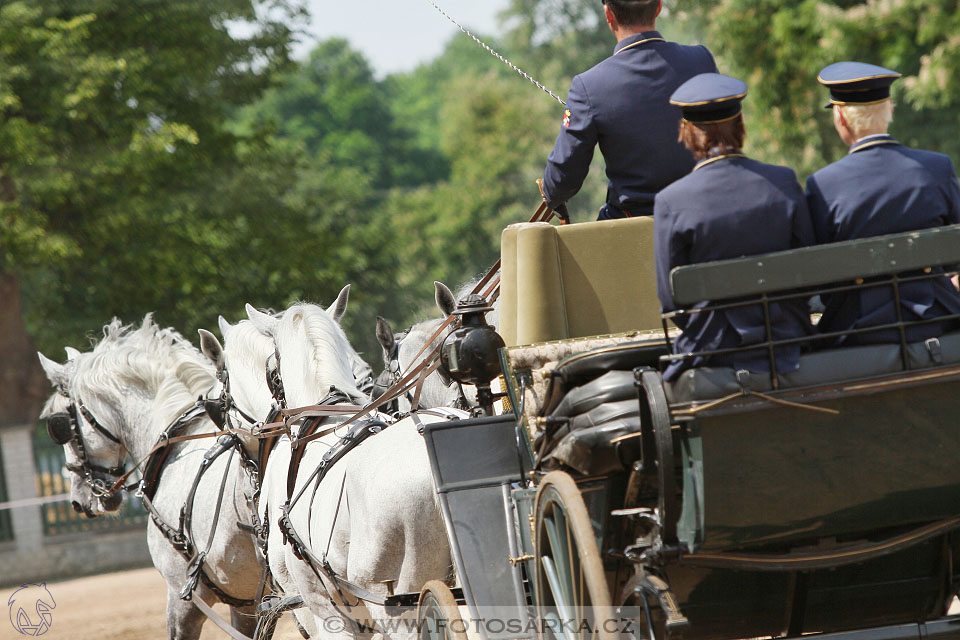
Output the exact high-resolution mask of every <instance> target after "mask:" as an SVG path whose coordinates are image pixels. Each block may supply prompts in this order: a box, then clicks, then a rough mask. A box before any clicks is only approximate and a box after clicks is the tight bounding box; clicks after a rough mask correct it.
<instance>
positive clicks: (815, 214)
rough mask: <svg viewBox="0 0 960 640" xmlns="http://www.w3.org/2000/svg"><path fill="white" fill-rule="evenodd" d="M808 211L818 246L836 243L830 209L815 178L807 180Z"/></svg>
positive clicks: (811, 177)
mask: <svg viewBox="0 0 960 640" xmlns="http://www.w3.org/2000/svg"><path fill="white" fill-rule="evenodd" d="M807 209H808V211H809V214H810V222H811V224H812V225H813V235H814V239H815V241H816V243H817V244H824V243H827V242H833V241H834V234H833V224H832V222H831V220H830V207H828V206H827V202H826V200H825V199H824V197H823V194H822V193H821V192H820V187H819V186H818V185H817V181H816V179H815V178H814V176H810V177H809V178H807Z"/></svg>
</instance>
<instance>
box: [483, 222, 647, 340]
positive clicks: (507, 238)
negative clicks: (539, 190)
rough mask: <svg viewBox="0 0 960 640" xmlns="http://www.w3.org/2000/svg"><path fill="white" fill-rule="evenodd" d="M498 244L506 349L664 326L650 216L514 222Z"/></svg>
mask: <svg viewBox="0 0 960 640" xmlns="http://www.w3.org/2000/svg"><path fill="white" fill-rule="evenodd" d="M500 246H501V249H500V252H501V258H502V263H501V278H500V316H499V322H500V324H499V326H498V330H499V332H500V334H501V335H502V336H503V339H504V342H505V343H506V344H507V345H508V346H515V345H526V344H534V343H541V342H548V341H553V340H566V339H568V338H576V337H582V336H598V335H604V334H612V333H622V332H627V331H634V330H638V329H658V328H660V327H661V326H662V324H661V321H660V303H659V301H658V299H657V284H656V267H655V264H654V260H653V218H649V217H647V218H627V219H623V220H604V221H601V222H585V223H580V224H571V225H564V226H554V225H551V224H548V223H543V222H540V223H524V224H515V225H510V226H509V227H507V228H506V229H505V230H504V232H503V235H502V238H501V245H500Z"/></svg>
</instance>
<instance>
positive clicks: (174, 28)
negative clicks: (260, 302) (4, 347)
mask: <svg viewBox="0 0 960 640" xmlns="http://www.w3.org/2000/svg"><path fill="white" fill-rule="evenodd" d="M267 5H269V10H262V9H266V8H267ZM302 16H303V13H302V9H301V8H300V7H299V5H298V4H297V3H296V2H295V1H294V0H289V1H287V0H270V2H269V3H266V4H265V3H261V2H259V1H254V0H211V1H209V2H204V3H197V2H192V1H188V0H179V1H171V2H148V1H145V0H144V1H135V2H118V1H114V0H47V1H45V2H42V3H33V2H5V3H3V4H2V5H0V69H2V70H3V71H2V73H0V185H2V187H0V190H2V191H0V274H2V278H3V279H4V282H6V283H14V284H17V283H19V282H22V283H23V286H22V287H19V286H11V287H4V291H5V292H11V291H12V292H14V294H12V295H19V294H17V293H16V292H18V291H22V296H23V303H24V304H23V312H24V314H25V325H26V328H27V330H28V332H29V334H30V335H32V336H34V337H35V339H36V340H37V343H38V344H39V346H40V347H41V348H43V349H45V350H50V351H51V352H55V351H57V350H59V345H62V344H64V343H67V344H77V343H79V342H82V340H83V335H84V334H85V333H86V332H87V331H90V330H92V329H93V328H95V327H99V326H101V325H102V324H104V323H105V322H106V321H108V320H109V319H110V317H111V316H112V315H118V316H120V317H123V318H125V319H127V320H135V319H136V318H137V317H138V316H141V315H142V314H143V313H145V312H147V311H153V310H156V311H157V312H158V317H159V319H160V321H161V322H165V323H168V324H175V325H176V326H178V327H179V328H181V329H189V328H192V327H191V325H188V324H186V322H187V321H188V320H191V319H195V318H196V317H199V314H198V312H197V309H200V308H204V305H205V301H204V300H202V299H199V298H195V297H194V298H191V299H190V302H187V301H186V300H187V297H188V296H190V295H191V294H192V292H193V291H194V290H195V289H197V288H198V284H199V281H200V279H201V278H207V276H208V275H209V273H210V272H212V271H216V272H217V275H218V276H219V277H220V281H221V282H224V281H226V280H227V279H228V278H229V263H228V262H222V263H220V262H218V260H219V258H220V257H221V256H222V255H223V253H224V252H223V251H221V252H220V254H219V255H218V254H217V253H216V252H213V253H211V254H209V255H204V251H205V250H206V249H208V248H209V247H217V246H218V243H221V244H223V243H224V240H223V238H221V237H218V236H217V234H216V233H215V231H216V230H217V228H218V227H220V226H229V224H230V222H229V220H225V219H224V216H223V215H220V214H219V212H218V211H217V210H216V208H215V207H213V206H210V205H211V202H213V200H212V199H208V198H206V197H204V196H208V195H209V194H210V193H211V191H213V190H214V189H212V188H211V186H210V185H211V183H212V182H214V180H213V179H214V178H218V177H219V178H224V179H229V178H228V177H229V176H233V177H236V176H237V172H238V171H239V172H241V173H242V166H241V164H242V160H243V158H241V157H240V156H239V155H238V153H239V149H238V145H237V143H236V142H237V141H236V139H235V137H234V136H233V135H232V134H231V133H230V132H228V131H227V130H226V128H225V126H224V123H225V121H226V118H227V117H228V115H229V114H230V113H231V112H232V111H233V110H234V109H235V107H236V105H238V104H241V103H243V102H244V101H246V100H248V99H250V98H251V97H252V96H255V95H257V94H258V93H259V92H260V91H261V90H263V89H264V88H265V87H266V86H268V84H269V81H270V78H271V76H272V75H273V74H274V73H275V72H276V71H277V70H279V69H282V68H283V67H284V66H285V65H287V64H288V55H287V54H288V47H289V45H290V43H291V39H292V36H293V31H292V27H291V26H290V25H296V24H297V21H298V20H299V19H300V17H302ZM233 23H246V24H247V26H248V27H249V33H250V34H251V35H249V36H245V37H241V36H238V35H236V34H235V33H232V32H231V31H230V29H228V25H229V24H233ZM184 43H189V46H185V45H184ZM230 195H231V197H238V196H241V194H239V193H236V192H232V193H231V194H230ZM243 195H245V194H243ZM198 196H199V197H198ZM219 204H221V205H222V203H219ZM235 239H236V235H235V234H234V236H233V237H232V240H235ZM228 241H229V240H228ZM232 248H233V249H234V250H235V251H234V255H232V256H230V258H231V259H232V260H235V259H237V257H238V255H239V254H240V251H239V247H237V246H236V244H234V246H233V247H232ZM214 263H216V264H214ZM8 295H11V294H9V293H8ZM19 312H20V304H19V300H16V299H14V298H12V297H8V298H7V299H4V300H0V315H3V314H11V313H19ZM215 316H216V311H215V310H213V309H208V310H207V312H206V316H205V317H208V318H209V317H212V318H213V319H214V320H215ZM6 320H9V318H7V319H5V321H6ZM18 340H19V342H20V344H21V345H23V346H25V348H24V349H22V350H21V351H22V352H23V353H27V352H29V350H30V348H29V347H30V344H29V343H30V339H29V337H28V336H27V335H22V336H21V337H20V338H19V339H18ZM30 355H31V358H32V354H30ZM34 362H35V361H34ZM30 364H31V363H30V362H28V361H24V362H19V363H17V366H22V367H24V368H25V369H26V368H27V367H28V365H30Z"/></svg>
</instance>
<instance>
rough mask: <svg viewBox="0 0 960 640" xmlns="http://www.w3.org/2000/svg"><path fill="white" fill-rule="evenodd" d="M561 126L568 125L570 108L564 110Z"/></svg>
mask: <svg viewBox="0 0 960 640" xmlns="http://www.w3.org/2000/svg"><path fill="white" fill-rule="evenodd" d="M563 126H565V127H569V126H570V109H567V110H566V111H564V112H563Z"/></svg>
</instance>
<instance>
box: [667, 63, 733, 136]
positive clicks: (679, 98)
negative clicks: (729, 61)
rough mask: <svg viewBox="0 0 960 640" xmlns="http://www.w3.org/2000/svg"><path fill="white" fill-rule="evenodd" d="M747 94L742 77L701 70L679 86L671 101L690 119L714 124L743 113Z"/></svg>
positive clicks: (698, 122)
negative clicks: (743, 104)
mask: <svg viewBox="0 0 960 640" xmlns="http://www.w3.org/2000/svg"><path fill="white" fill-rule="evenodd" d="M746 95H747V85H746V84H744V82H743V81H742V80H738V79H737V78H732V77H730V76H725V75H723V74H721V73H701V74H700V75H696V76H694V77H692V78H690V79H689V80H687V81H686V82H684V83H683V84H682V85H680V86H679V87H677V90H676V91H674V92H673V95H671V96H670V104H672V105H676V106H678V107H680V110H681V111H682V112H683V119H684V120H686V121H688V122H693V123H695V124H714V123H718V122H726V121H727V120H733V119H734V118H736V117H737V116H738V115H740V111H741V103H742V102H743V98H744V97H745V96H746Z"/></svg>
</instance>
